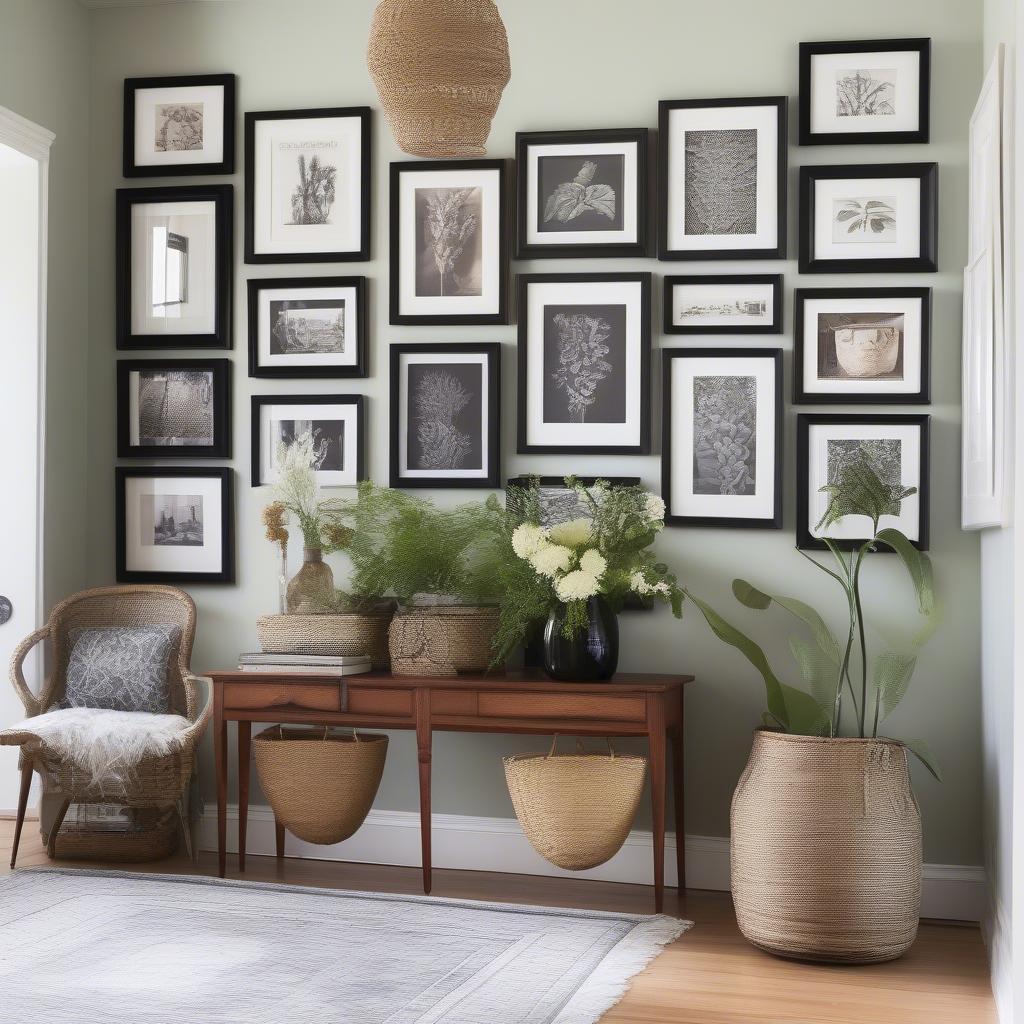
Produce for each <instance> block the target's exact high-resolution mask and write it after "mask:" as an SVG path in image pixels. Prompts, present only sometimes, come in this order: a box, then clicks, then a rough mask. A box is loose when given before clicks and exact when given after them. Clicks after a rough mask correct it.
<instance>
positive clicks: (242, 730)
mask: <svg viewBox="0 0 1024 1024" xmlns="http://www.w3.org/2000/svg"><path fill="white" fill-rule="evenodd" d="M251 745H252V722H239V723H238V870H239V871H244V870H245V834H246V831H247V829H248V827H249V750H250V747H251Z"/></svg>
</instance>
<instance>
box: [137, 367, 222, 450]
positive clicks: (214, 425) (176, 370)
mask: <svg viewBox="0 0 1024 1024" xmlns="http://www.w3.org/2000/svg"><path fill="white" fill-rule="evenodd" d="M230 380H231V363H230V362H229V361H228V360H227V359H147V360H141V359H120V360H118V363H117V456H118V458H120V459H130V458H148V459H166V458H193V459H197V458H199V459H201V458H208V459H229V458H231V429H230V428H231V404H230V399H231V389H230Z"/></svg>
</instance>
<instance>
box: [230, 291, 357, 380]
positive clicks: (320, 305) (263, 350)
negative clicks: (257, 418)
mask: <svg viewBox="0 0 1024 1024" xmlns="http://www.w3.org/2000/svg"><path fill="white" fill-rule="evenodd" d="M248 289H249V376H250V377H365V376H366V375H367V372H368V370H367V355H366V352H367V347H368V346H367V337H366V278H365V277H280V278H250V279H249V282H248Z"/></svg>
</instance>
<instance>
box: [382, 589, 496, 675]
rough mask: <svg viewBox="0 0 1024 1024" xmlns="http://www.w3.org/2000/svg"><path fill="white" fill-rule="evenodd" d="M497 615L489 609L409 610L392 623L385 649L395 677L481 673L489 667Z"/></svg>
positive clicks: (493, 609)
mask: <svg viewBox="0 0 1024 1024" xmlns="http://www.w3.org/2000/svg"><path fill="white" fill-rule="evenodd" d="M499 614H500V613H499V611H498V609H497V608H493V607H488V606H479V607H478V606H471V605H436V606H434V607H430V608H410V609H408V610H407V611H403V612H400V613H399V614H398V615H396V616H395V617H394V618H393V619H392V620H391V626H390V628H389V630H388V647H389V649H390V652H391V671H392V672H393V673H394V674H395V675H406V676H409V675H423V676H448V675H453V674H454V673H455V672H482V671H483V670H484V669H485V668H487V666H488V665H489V664H490V663H491V658H492V656H493V651H492V650H491V641H492V640H493V639H494V634H495V633H496V632H497V629H498V618H499Z"/></svg>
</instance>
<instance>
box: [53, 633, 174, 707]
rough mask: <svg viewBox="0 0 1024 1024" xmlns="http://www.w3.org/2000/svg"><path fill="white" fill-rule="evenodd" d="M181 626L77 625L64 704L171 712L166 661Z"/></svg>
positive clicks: (66, 680)
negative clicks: (98, 627)
mask: <svg viewBox="0 0 1024 1024" xmlns="http://www.w3.org/2000/svg"><path fill="white" fill-rule="evenodd" d="M180 635H181V628H180V627H179V626H118V627H114V628H109V629H73V630H72V631H71V634H70V636H71V645H72V646H71V655H70V657H69V658H68V667H67V673H66V675H65V693H64V699H63V700H62V701H61V702H60V703H59V705H58V707H62V708H102V709H104V710H107V711H149V712H152V713H153V714H158V715H160V714H167V713H168V712H169V711H170V710H171V708H170V694H169V693H168V687H167V662H168V661H169V660H170V656H171V651H172V650H174V649H175V647H176V646H177V643H178V637H179V636H180Z"/></svg>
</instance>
